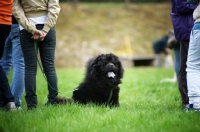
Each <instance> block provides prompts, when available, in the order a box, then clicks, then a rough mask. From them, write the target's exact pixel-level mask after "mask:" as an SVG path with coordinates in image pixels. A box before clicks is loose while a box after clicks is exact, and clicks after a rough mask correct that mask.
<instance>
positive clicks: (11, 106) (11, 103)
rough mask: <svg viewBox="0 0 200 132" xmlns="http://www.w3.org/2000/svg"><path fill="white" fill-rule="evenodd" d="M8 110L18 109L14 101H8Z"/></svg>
mask: <svg viewBox="0 0 200 132" xmlns="http://www.w3.org/2000/svg"><path fill="white" fill-rule="evenodd" d="M6 110H7V111H15V110H16V106H15V103H14V102H8V104H7V105H6Z"/></svg>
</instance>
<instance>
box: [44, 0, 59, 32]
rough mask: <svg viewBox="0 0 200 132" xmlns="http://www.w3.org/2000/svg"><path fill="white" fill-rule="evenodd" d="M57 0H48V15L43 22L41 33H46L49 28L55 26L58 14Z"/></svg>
mask: <svg viewBox="0 0 200 132" xmlns="http://www.w3.org/2000/svg"><path fill="white" fill-rule="evenodd" d="M60 9H61V8H60V6H59V0H49V2H48V14H47V19H46V21H45V24H44V27H43V29H42V30H43V31H46V32H48V31H49V30H50V28H51V27H53V26H55V24H56V21H57V18H58V15H59V13H60Z"/></svg>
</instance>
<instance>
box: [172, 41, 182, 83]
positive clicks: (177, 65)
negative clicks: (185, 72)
mask: <svg viewBox="0 0 200 132" xmlns="http://www.w3.org/2000/svg"><path fill="white" fill-rule="evenodd" d="M173 50H174V57H175V62H174V69H175V72H176V77H177V80H178V76H179V70H180V44H179V45H178V46H177V47H174V49H173Z"/></svg>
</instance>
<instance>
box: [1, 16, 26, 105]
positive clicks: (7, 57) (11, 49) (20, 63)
mask: <svg viewBox="0 0 200 132" xmlns="http://www.w3.org/2000/svg"><path fill="white" fill-rule="evenodd" d="M19 35H20V32H19V24H18V22H17V20H16V19H15V17H14V16H12V25H11V31H10V34H9V36H8V37H7V39H6V42H5V46H4V53H3V56H2V58H1V60H0V65H1V66H2V67H3V69H4V71H5V73H6V75H8V74H9V72H10V70H11V68H12V66H13V67H14V68H13V71H14V72H13V77H12V85H11V92H12V94H13V96H14V98H15V106H16V107H17V108H18V109H21V107H20V106H21V97H22V95H23V92H24V57H23V54H22V49H21V44H20V38H19Z"/></svg>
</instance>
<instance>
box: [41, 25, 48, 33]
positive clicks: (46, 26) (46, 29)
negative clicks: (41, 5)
mask: <svg viewBox="0 0 200 132" xmlns="http://www.w3.org/2000/svg"><path fill="white" fill-rule="evenodd" d="M42 30H43V31H45V32H47V33H48V32H49V30H50V27H49V26H48V25H44V27H43V29H42Z"/></svg>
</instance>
